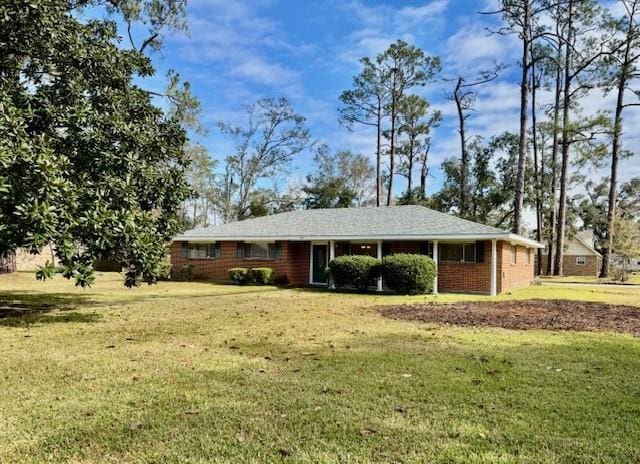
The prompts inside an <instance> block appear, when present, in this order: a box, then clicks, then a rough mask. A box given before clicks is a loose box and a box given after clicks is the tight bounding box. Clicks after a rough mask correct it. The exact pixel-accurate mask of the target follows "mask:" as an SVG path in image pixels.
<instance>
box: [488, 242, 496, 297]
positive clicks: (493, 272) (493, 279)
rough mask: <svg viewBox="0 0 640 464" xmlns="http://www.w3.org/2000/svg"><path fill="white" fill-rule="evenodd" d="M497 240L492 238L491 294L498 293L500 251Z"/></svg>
mask: <svg viewBox="0 0 640 464" xmlns="http://www.w3.org/2000/svg"><path fill="white" fill-rule="evenodd" d="M496 242H497V240H491V277H490V281H491V289H490V290H489V293H490V294H491V296H496V295H497V294H498V290H497V289H498V282H497V276H498V252H497V250H496V248H497V246H496Z"/></svg>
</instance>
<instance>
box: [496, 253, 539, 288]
mask: <svg viewBox="0 0 640 464" xmlns="http://www.w3.org/2000/svg"><path fill="white" fill-rule="evenodd" d="M497 255H498V261H497V282H496V284H497V291H498V293H502V292H508V291H509V290H513V289H516V288H522V287H526V286H527V285H530V284H531V283H532V282H533V279H534V272H535V264H534V263H535V259H534V258H535V257H534V255H535V251H534V249H532V248H525V247H523V246H516V263H515V264H514V263H513V262H512V252H511V244H510V243H509V242H502V241H500V242H498V246H497ZM529 256H530V259H529Z"/></svg>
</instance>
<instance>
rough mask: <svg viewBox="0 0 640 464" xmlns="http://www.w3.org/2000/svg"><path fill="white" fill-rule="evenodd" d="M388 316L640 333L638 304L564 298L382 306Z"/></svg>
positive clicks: (517, 327)
mask: <svg viewBox="0 0 640 464" xmlns="http://www.w3.org/2000/svg"><path fill="white" fill-rule="evenodd" d="M378 311H379V312H380V314H382V315H383V316H385V317H389V318H392V319H397V320H403V321H416V322H437V323H443V324H452V325H459V326H473V327H502V328H505V329H515V330H530V329H548V330H581V331H589V332H596V331H613V332H626V333H631V334H634V335H636V336H638V335H640V307H634V306H621V305H609V304H604V303H593V302H584V301H567V300H522V301H499V302H491V301H473V302H463V303H455V304H437V303H431V304H420V305H398V306H384V307H381V308H379V309H378Z"/></svg>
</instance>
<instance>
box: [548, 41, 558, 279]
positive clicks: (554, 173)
mask: <svg viewBox="0 0 640 464" xmlns="http://www.w3.org/2000/svg"><path fill="white" fill-rule="evenodd" d="M561 57H562V41H561V40H559V41H558V54H557V60H558V63H559V62H560V59H561ZM561 93H562V72H561V69H560V66H556V89H555V99H554V107H553V142H552V145H551V179H550V182H551V185H550V191H549V197H550V198H549V199H550V204H549V243H548V245H549V251H548V255H547V257H548V259H547V272H546V273H547V275H551V274H552V273H553V256H554V255H553V253H554V250H553V243H554V240H553V238H554V235H555V231H556V181H557V178H558V119H559V117H560V96H561Z"/></svg>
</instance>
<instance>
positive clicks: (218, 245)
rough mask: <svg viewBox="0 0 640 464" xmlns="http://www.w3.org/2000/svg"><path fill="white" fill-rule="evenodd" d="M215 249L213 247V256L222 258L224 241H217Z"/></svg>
mask: <svg viewBox="0 0 640 464" xmlns="http://www.w3.org/2000/svg"><path fill="white" fill-rule="evenodd" d="M213 247H214V249H213V257H214V258H222V243H220V242H216V243H215V244H214V245H213Z"/></svg>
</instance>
